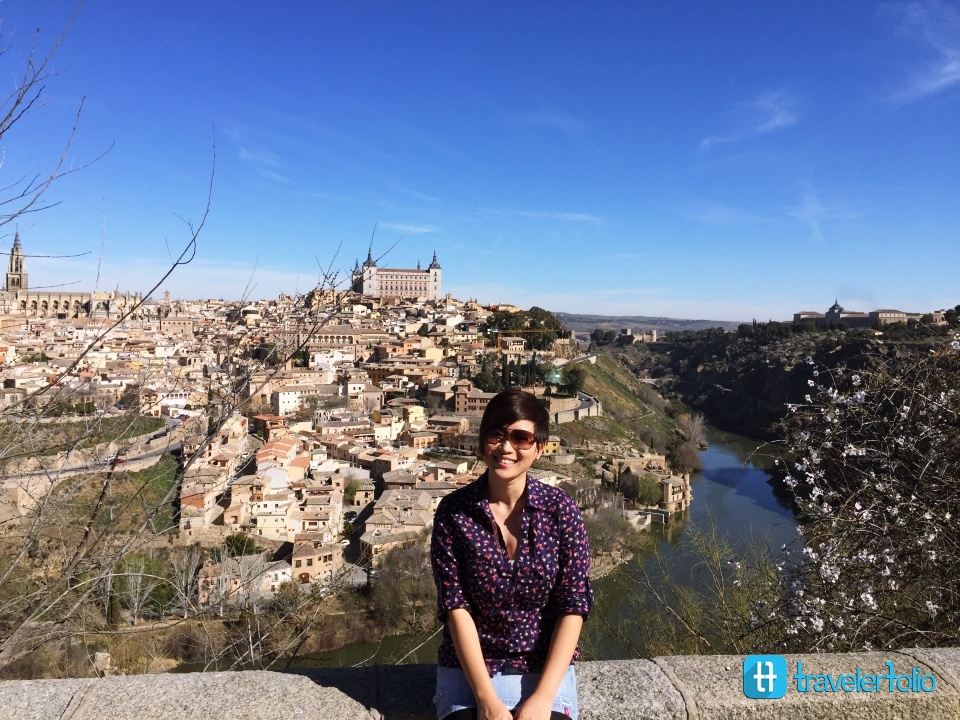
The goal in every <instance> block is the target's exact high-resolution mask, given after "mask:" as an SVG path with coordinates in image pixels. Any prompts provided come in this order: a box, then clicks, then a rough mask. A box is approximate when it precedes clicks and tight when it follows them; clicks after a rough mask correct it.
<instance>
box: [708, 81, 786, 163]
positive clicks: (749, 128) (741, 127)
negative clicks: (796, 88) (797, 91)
mask: <svg viewBox="0 0 960 720" xmlns="http://www.w3.org/2000/svg"><path fill="white" fill-rule="evenodd" d="M797 105H798V101H797V98H796V96H794V95H793V94H792V93H791V92H789V91H787V90H772V91H768V92H764V93H761V94H760V95H758V96H757V97H755V98H753V99H752V100H747V101H745V102H740V103H737V104H736V105H733V106H732V107H730V108H729V109H728V112H729V114H730V115H732V116H733V122H732V129H731V130H730V132H728V133H724V134H720V135H711V136H709V137H706V138H704V139H703V140H701V141H700V149H701V150H705V149H707V148H709V147H711V146H712V145H719V144H722V143H729V142H736V141H738V140H746V139H749V138H753V137H758V136H760V135H766V134H767V133H771V132H775V131H777V130H782V129H784V128H788V127H791V126H793V125H796V124H797V122H799V120H800V117H799V115H798V113H797Z"/></svg>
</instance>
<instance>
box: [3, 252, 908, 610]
mask: <svg viewBox="0 0 960 720" xmlns="http://www.w3.org/2000/svg"><path fill="white" fill-rule="evenodd" d="M441 276H442V270H441V266H440V264H439V262H438V258H437V255H436V253H434V255H433V259H432V262H431V263H430V265H429V266H428V267H427V268H426V269H422V268H421V267H420V266H419V264H418V266H417V267H416V268H412V269H403V268H381V267H378V265H377V262H376V261H375V260H374V258H373V254H372V250H371V251H370V252H368V255H367V259H366V261H365V262H363V263H362V265H361V263H360V262H357V263H356V265H355V267H354V269H353V272H352V274H351V277H350V286H349V287H348V288H343V289H339V288H333V287H331V288H318V289H316V290H314V291H312V292H310V293H307V294H306V295H304V296H300V297H291V296H283V295H281V296H280V297H278V298H277V299H273V300H263V301H256V302H225V301H222V300H206V301H200V300H194V301H189V300H175V299H172V298H170V297H169V294H165V295H164V297H162V298H161V299H152V298H148V299H144V298H143V297H142V296H141V295H140V294H138V293H120V292H113V293H87V294H83V293H58V292H48V291H32V290H30V288H29V283H28V275H27V269H26V262H25V259H24V252H23V247H22V243H21V239H20V236H19V234H18V235H17V236H16V237H15V239H14V242H13V247H12V249H11V252H10V257H9V263H8V272H7V276H6V287H5V291H4V292H3V293H2V294H0V310H2V322H3V324H2V333H0V364H2V373H3V393H2V406H3V408H4V410H5V412H6V413H8V414H10V413H12V414H13V415H14V416H16V415H17V413H21V412H27V411H28V410H29V411H31V412H36V411H37V410H38V409H39V410H41V411H43V412H44V413H45V414H46V415H47V416H49V417H61V418H64V420H66V419H68V418H78V417H80V418H82V417H87V418H89V417H109V418H123V417H132V416H134V415H135V416H137V417H140V418H152V419H154V420H155V424H154V425H153V426H152V427H144V428H143V431H142V432H140V434H138V435H136V436H135V437H132V438H130V437H127V438H124V439H111V438H106V439H104V441H103V442H101V443H99V444H96V445H93V446H90V447H83V448H73V449H71V450H70V451H69V452H67V451H63V452H59V453H56V454H54V455H53V456H51V455H50V453H39V454H34V455H29V454H20V455H18V456H17V457H13V458H9V459H7V460H6V461H5V462H6V467H5V470H6V474H5V482H4V488H3V495H2V502H0V521H2V522H3V523H5V524H6V526H7V527H8V528H9V527H10V526H11V525H10V523H14V524H15V523H16V522H18V521H19V520H21V519H22V518H25V517H29V516H30V514H31V512H33V510H34V509H35V507H36V504H37V502H38V498H42V497H44V492H45V491H46V489H47V488H48V487H49V483H50V482H60V481H61V480H62V479H63V478H66V477H70V476H72V475H76V474H80V473H89V472H94V471H103V470H104V469H117V467H118V466H125V467H126V468H127V469H142V468H144V467H148V466H150V465H151V464H154V463H156V462H158V460H159V458H160V457H161V456H162V455H164V454H165V453H167V452H170V451H176V452H177V453H178V454H179V455H180V456H181V458H182V462H183V465H182V467H183V470H182V473H180V475H179V476H178V483H179V484H178V491H177V496H178V502H177V503H176V506H177V508H178V509H177V512H176V515H175V518H174V523H175V526H171V528H170V532H169V533H167V534H168V535H170V536H172V537H175V539H176V542H179V543H182V544H184V545H190V544H195V543H199V544H200V545H202V546H204V547H216V546H221V545H223V543H224V541H225V540H226V539H227V538H228V537H231V536H238V535H239V536H246V537H248V538H250V540H251V541H252V542H255V543H257V545H258V547H262V548H267V549H272V550H275V551H276V553H274V554H273V555H272V557H273V561H272V562H262V558H261V556H259V555H245V556H239V557H231V558H227V559H220V560H219V561H217V558H213V557H210V558H208V559H207V561H206V562H205V564H204V566H203V567H202V568H201V570H200V573H199V584H198V588H197V598H196V600H197V601H198V603H199V605H200V606H204V605H210V604H212V603H224V602H228V601H229V600H230V599H231V598H235V597H238V596H241V595H245V594H249V593H261V594H267V595H269V594H271V593H276V592H277V590H278V588H280V587H281V586H282V585H283V584H284V583H285V582H287V581H293V582H295V583H299V584H301V585H310V584H317V583H319V584H321V585H324V586H332V585H333V583H334V582H335V581H336V580H337V579H338V578H342V577H343V576H344V573H345V572H347V571H350V570H353V571H354V572H355V573H359V572H360V569H361V568H363V569H365V570H366V571H367V572H368V573H369V572H370V571H373V572H375V571H376V568H377V566H378V563H379V561H380V558H381V557H383V554H384V553H385V552H386V551H388V550H390V549H392V548H396V547H398V546H402V545H404V544H407V543H411V542H414V541H416V539H417V538H419V537H421V536H422V535H423V534H424V532H425V531H426V530H427V529H428V528H429V527H430V525H431V523H432V517H433V513H434V511H435V509H436V507H437V504H438V502H439V500H440V499H441V498H442V497H443V496H444V495H446V494H448V493H450V492H452V491H453V490H454V489H456V488H457V487H459V486H462V485H464V484H467V483H470V482H472V481H473V480H475V479H476V478H477V477H478V476H479V473H480V472H481V471H482V468H481V467H480V463H478V461H477V459H476V457H475V454H474V451H475V448H476V444H477V437H476V430H477V425H478V422H479V418H480V416H481V414H482V412H483V409H484V407H485V406H486V403H487V401H488V400H489V399H490V398H491V397H492V396H493V394H494V393H493V392H489V391H488V390H485V389H483V388H481V387H478V386H477V385H476V384H475V382H474V380H476V379H477V378H478V377H480V376H484V375H485V376H489V374H490V372H489V371H491V370H492V371H493V372H496V368H501V370H502V371H503V373H504V377H505V378H507V374H506V372H507V369H508V368H514V369H515V371H516V372H517V375H516V378H517V379H516V381H513V380H508V381H507V382H508V383H509V384H513V383H516V384H519V385H522V386H524V387H525V388H526V389H528V390H530V391H531V392H533V393H535V394H536V395H537V396H538V397H541V398H542V400H543V402H544V404H545V405H546V407H547V409H548V411H549V413H550V417H551V422H552V423H553V424H554V425H562V424H564V423H568V422H572V421H578V420H583V419H586V418H590V417H598V416H601V415H602V414H603V412H604V408H603V404H602V403H601V402H600V401H599V400H598V399H597V398H596V397H593V396H591V395H589V394H587V393H585V392H582V390H581V389H578V388H571V387H570V383H569V381H568V380H567V379H565V371H564V367H565V366H570V365H572V364H576V363H581V362H592V361H593V357H592V356H591V355H590V354H585V353H584V352H582V350H581V348H580V346H579V343H578V342H577V340H576V338H573V337H557V338H556V339H555V340H554V341H553V342H552V344H551V345H550V347H548V348H540V349H531V348H530V343H529V342H528V341H529V340H530V337H531V336H530V335H526V336H522V335H524V333H535V332H539V330H536V329H532V330H531V329H519V330H516V331H515V334H508V333H507V332H503V333H490V332H489V328H488V327H487V321H488V320H489V318H490V317H491V316H492V315H493V314H494V313H505V312H506V313H514V312H519V311H520V309H519V308H516V307H513V306H509V305H481V304H479V303H477V302H474V301H461V300H457V299H455V298H452V297H451V296H450V295H449V294H446V295H445V294H443V290H442V277H441ZM874 316H876V317H874ZM909 317H913V316H910V315H908V314H907V313H901V312H899V311H891V310H880V311H876V312H874V313H869V314H868V313H849V312H846V311H844V310H843V309H842V308H841V307H840V306H839V304H835V305H834V306H833V307H832V308H830V309H829V310H828V311H827V313H825V314H820V313H812V312H804V313H798V314H797V316H796V317H795V318H794V320H795V322H815V323H821V324H822V323H823V322H834V323H837V322H844V321H846V322H851V323H866V322H868V321H873V322H875V323H876V322H879V323H884V322H897V321H905V320H906V319H908V318H909ZM916 317H920V316H919V315H917V316H916ZM622 332H623V333H628V334H630V335H631V337H629V338H628V339H629V340H630V342H631V343H632V342H634V341H635V340H642V341H645V342H651V343H655V342H656V341H657V332H656V330H653V331H650V332H648V333H646V334H641V335H638V336H636V337H633V336H632V331H629V330H624V331H622ZM488 362H489V363H492V365H491V366H490V367H489V368H488ZM535 365H536V366H537V367H538V368H539V370H540V371H541V374H542V380H540V379H533V381H532V382H531V381H530V379H531V378H534V377H535V375H534V373H533V372H532V371H531V373H530V374H529V375H525V374H524V373H523V371H522V370H520V369H521V368H524V367H529V368H533V367H534V366H535ZM511 377H512V376H511ZM525 378H526V379H527V381H526V382H525ZM472 379H473V380H472ZM607 450H608V452H607V455H608V457H609V460H610V462H608V463H607V465H606V468H607V469H606V470H604V468H602V467H601V468H600V469H599V473H598V474H597V476H596V477H595V478H594V479H589V478H588V479H584V478H582V477H581V478H577V477H571V476H569V475H567V474H565V473H564V467H565V466H569V465H572V464H573V462H574V461H575V459H576V456H577V451H578V448H577V447H574V446H572V445H571V444H570V443H569V442H566V441H564V442H561V440H560V438H559V437H558V436H556V435H554V436H551V437H550V439H549V441H548V443H547V446H546V451H545V460H546V462H544V463H542V465H541V466H540V467H539V468H538V469H536V470H534V474H535V475H536V476H537V477H538V478H539V479H540V480H542V481H543V482H545V483H549V484H551V485H554V486H561V487H564V488H565V489H567V490H568V491H569V492H571V494H573V495H575V496H576V497H578V499H581V498H582V497H584V495H585V494H586V496H589V495H590V494H591V492H594V493H595V491H596V486H598V485H599V483H600V482H601V480H603V479H604V477H608V476H609V468H610V467H611V466H612V464H613V465H615V467H616V470H615V472H616V473H621V472H628V473H636V474H637V475H640V474H643V475H645V476H646V477H648V478H653V479H655V481H656V483H658V484H659V490H657V491H656V492H655V496H654V497H653V498H652V501H650V502H648V504H647V506H646V507H645V508H644V509H643V510H641V511H637V512H634V513H633V514H632V516H631V521H632V522H633V523H634V524H635V525H637V526H640V527H643V526H645V525H648V524H649V523H650V522H653V521H664V520H665V519H667V518H669V516H670V514H672V513H675V512H680V511H683V510H686V509H687V508H688V507H689V506H690V503H691V502H692V494H691V490H690V476H689V474H688V473H684V472H677V471H676V469H675V468H674V469H673V470H671V468H670V465H669V463H668V462H667V458H666V457H665V456H664V455H663V454H660V453H657V452H655V451H654V450H653V448H649V449H648V450H649V451H643V452H639V453H637V452H629V451H626V450H624V448H618V447H613V446H611V447H609V448H607ZM604 473H607V475H605V474H604ZM591 486H593V487H591ZM283 548H287V549H286V550H285V551H284V550H283ZM284 553H285V554H284ZM345 557H346V558H349V560H350V562H349V563H348V562H347V561H346V560H345ZM248 566H249V567H248ZM360 581H362V580H357V582H360Z"/></svg>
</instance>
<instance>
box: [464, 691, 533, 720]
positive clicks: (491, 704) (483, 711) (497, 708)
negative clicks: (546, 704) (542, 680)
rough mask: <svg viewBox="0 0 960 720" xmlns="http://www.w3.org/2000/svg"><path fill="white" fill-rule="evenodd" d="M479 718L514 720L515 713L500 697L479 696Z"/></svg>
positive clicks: (481, 719) (484, 719) (485, 719)
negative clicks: (513, 713) (512, 712)
mask: <svg viewBox="0 0 960 720" xmlns="http://www.w3.org/2000/svg"><path fill="white" fill-rule="evenodd" d="M547 709H548V710H549V708H547ZM548 716H549V713H548ZM477 720H513V715H511V714H510V710H508V709H507V706H506V705H504V704H503V701H502V700H501V699H500V698H498V697H497V696H496V695H492V696H491V697H489V698H484V699H482V700H481V699H480V698H477Z"/></svg>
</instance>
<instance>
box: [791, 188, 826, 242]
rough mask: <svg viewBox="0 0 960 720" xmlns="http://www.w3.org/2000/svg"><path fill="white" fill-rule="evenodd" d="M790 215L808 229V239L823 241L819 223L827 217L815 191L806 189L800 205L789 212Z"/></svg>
mask: <svg viewBox="0 0 960 720" xmlns="http://www.w3.org/2000/svg"><path fill="white" fill-rule="evenodd" d="M790 215H791V216H793V217H795V218H796V219H797V220H799V221H800V222H802V223H803V224H804V225H806V226H807V227H808V228H809V229H810V240H811V241H813V242H823V230H822V229H821V223H822V222H823V221H824V220H825V219H827V217H828V214H827V211H826V210H825V209H824V207H823V205H822V204H821V203H820V198H818V197H817V194H816V192H814V191H813V190H807V191H806V192H804V193H803V198H802V202H801V204H800V206H799V207H798V208H796V209H795V210H792V211H791V212H790Z"/></svg>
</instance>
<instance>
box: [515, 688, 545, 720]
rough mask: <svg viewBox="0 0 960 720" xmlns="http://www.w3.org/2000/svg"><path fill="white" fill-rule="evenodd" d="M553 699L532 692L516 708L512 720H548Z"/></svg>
mask: <svg viewBox="0 0 960 720" xmlns="http://www.w3.org/2000/svg"><path fill="white" fill-rule="evenodd" d="M552 708H553V698H552V697H547V696H546V695H542V694H540V693H538V692H534V693H533V695H531V696H530V697H528V698H527V699H526V700H524V701H523V704H522V705H520V707H518V708H517V712H516V714H515V715H514V716H513V717H514V720H550V710H551V709H552Z"/></svg>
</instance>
